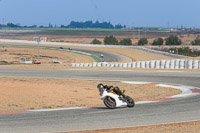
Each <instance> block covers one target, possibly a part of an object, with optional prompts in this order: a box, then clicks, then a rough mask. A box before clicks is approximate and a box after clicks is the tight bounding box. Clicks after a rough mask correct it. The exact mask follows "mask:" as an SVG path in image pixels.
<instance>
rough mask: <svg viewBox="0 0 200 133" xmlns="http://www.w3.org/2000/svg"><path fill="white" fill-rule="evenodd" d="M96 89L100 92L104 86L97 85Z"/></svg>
mask: <svg viewBox="0 0 200 133" xmlns="http://www.w3.org/2000/svg"><path fill="white" fill-rule="evenodd" d="M97 88H98V89H99V91H100V90H101V89H103V88H104V85H103V84H102V83H100V84H98V85H97Z"/></svg>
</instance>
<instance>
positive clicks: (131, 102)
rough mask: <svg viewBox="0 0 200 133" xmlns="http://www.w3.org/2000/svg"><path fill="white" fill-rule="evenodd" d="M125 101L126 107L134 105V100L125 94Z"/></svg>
mask: <svg viewBox="0 0 200 133" xmlns="http://www.w3.org/2000/svg"><path fill="white" fill-rule="evenodd" d="M126 103H127V106H128V107H134V106H135V102H134V100H133V99H132V98H131V97H129V96H126Z"/></svg>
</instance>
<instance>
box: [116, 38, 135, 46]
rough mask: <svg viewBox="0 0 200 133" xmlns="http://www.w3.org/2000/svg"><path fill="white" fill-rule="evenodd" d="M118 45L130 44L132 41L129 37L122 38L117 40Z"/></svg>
mask: <svg viewBox="0 0 200 133" xmlns="http://www.w3.org/2000/svg"><path fill="white" fill-rule="evenodd" d="M119 44H120V45H132V41H131V39H130V38H124V39H122V40H120V42H119Z"/></svg>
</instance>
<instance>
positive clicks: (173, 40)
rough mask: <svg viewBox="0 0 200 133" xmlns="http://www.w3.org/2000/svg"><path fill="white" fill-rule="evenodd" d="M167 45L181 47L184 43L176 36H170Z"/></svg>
mask: <svg viewBox="0 0 200 133" xmlns="http://www.w3.org/2000/svg"><path fill="white" fill-rule="evenodd" d="M165 41H166V45H181V43H182V41H181V40H180V39H179V38H178V37H177V36H175V35H170V36H169V37H168V38H166V39H165Z"/></svg>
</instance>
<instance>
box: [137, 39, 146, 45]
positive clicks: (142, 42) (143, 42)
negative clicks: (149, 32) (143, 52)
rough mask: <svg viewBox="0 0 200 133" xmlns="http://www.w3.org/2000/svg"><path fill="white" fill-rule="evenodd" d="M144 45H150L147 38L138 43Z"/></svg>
mask: <svg viewBox="0 0 200 133" xmlns="http://www.w3.org/2000/svg"><path fill="white" fill-rule="evenodd" d="M144 44H148V40H147V38H141V39H140V40H139V41H138V45H144Z"/></svg>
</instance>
